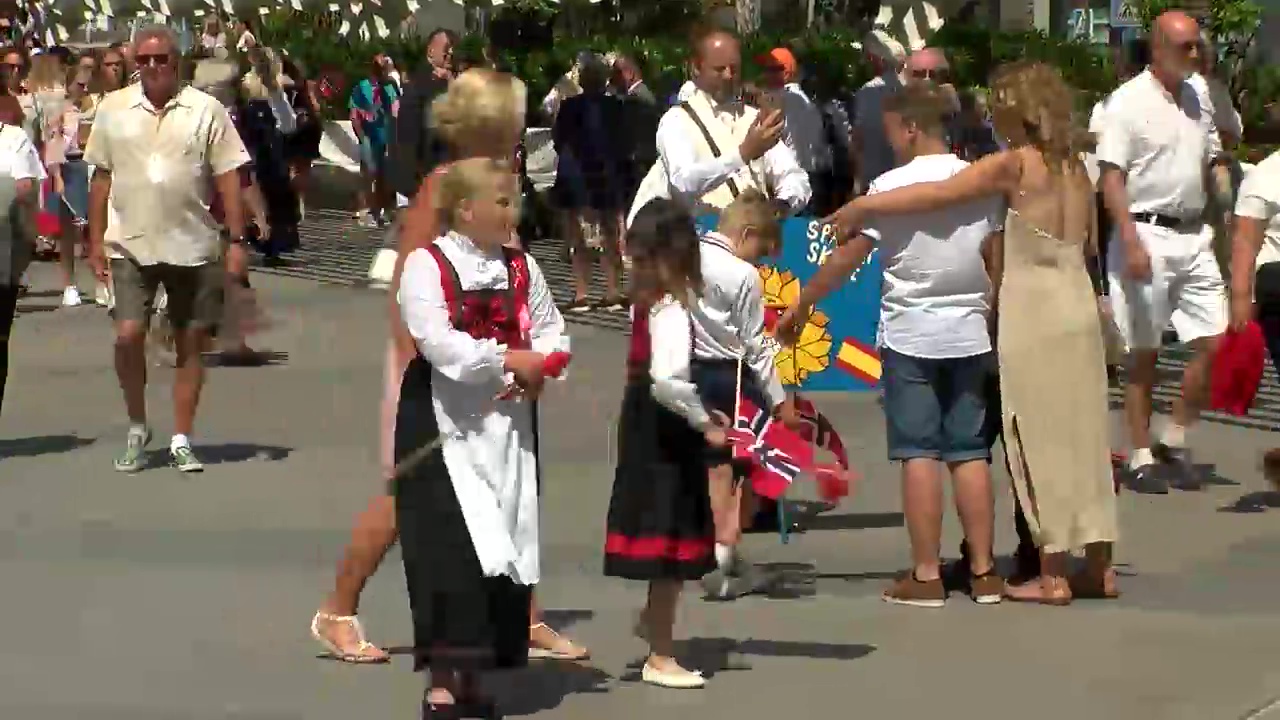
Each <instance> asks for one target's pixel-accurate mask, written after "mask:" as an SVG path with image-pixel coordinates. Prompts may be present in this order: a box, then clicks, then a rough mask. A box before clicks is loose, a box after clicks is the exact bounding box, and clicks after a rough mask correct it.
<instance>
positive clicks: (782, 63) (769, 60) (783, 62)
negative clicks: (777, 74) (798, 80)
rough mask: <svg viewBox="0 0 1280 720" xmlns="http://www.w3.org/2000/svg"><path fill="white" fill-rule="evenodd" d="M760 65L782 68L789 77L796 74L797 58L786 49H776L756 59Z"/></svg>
mask: <svg viewBox="0 0 1280 720" xmlns="http://www.w3.org/2000/svg"><path fill="white" fill-rule="evenodd" d="M756 64H758V65H764V66H769V65H774V66H778V67H781V68H782V71H783V72H784V73H786V74H787V76H789V77H794V76H795V74H796V56H795V55H792V54H791V51H790V50H788V49H786V48H774V49H772V50H770V51H769V52H767V53H764V54H763V55H760V56H759V57H757V58H756Z"/></svg>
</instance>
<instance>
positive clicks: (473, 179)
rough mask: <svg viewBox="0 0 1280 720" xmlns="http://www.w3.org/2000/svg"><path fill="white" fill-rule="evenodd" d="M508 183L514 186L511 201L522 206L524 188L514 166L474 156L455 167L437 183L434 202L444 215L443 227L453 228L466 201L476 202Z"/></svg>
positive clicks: (441, 214) (445, 173)
mask: <svg viewBox="0 0 1280 720" xmlns="http://www.w3.org/2000/svg"><path fill="white" fill-rule="evenodd" d="M504 183H506V184H510V185H511V188H512V191H513V192H512V197H511V201H512V202H513V203H519V202H520V194H519V192H518V190H519V187H520V186H519V184H518V180H517V178H516V174H515V170H514V169H513V168H512V167H511V163H509V162H507V161H505V160H495V159H494V158H487V157H473V158H466V159H464V160H458V161H457V162H455V163H453V164H451V165H450V166H449V169H448V170H446V171H445V172H444V176H443V177H441V178H440V180H439V182H437V183H436V194H435V198H434V201H433V205H434V206H435V207H436V208H437V209H438V210H439V212H440V221H441V227H443V228H450V227H453V225H454V221H455V219H456V217H457V214H458V206H460V205H461V204H462V201H463V200H472V199H475V198H476V197H479V196H480V195H481V194H482V193H484V192H489V191H494V190H496V189H497V188H499V187H500V186H501V185H502V184H504Z"/></svg>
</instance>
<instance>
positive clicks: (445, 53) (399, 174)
mask: <svg viewBox="0 0 1280 720" xmlns="http://www.w3.org/2000/svg"><path fill="white" fill-rule="evenodd" d="M457 41H458V38H457V35H455V34H454V32H453V31H452V30H446V29H444V28H436V29H435V30H432V31H431V34H430V35H428V36H427V65H428V67H427V68H426V69H425V70H423V71H419V72H416V73H414V75H413V76H412V77H410V78H409V84H408V85H407V86H406V87H405V89H404V96H403V97H401V98H400V112H399V113H398V114H397V115H396V119H395V133H394V135H393V136H392V139H391V149H390V155H391V158H390V164H389V173H388V177H389V178H390V180H391V187H392V189H393V190H395V192H396V193H397V194H399V195H401V196H403V197H405V198H408V199H410V200H411V199H413V196H414V195H415V194H416V193H417V192H418V188H419V187H420V186H421V185H422V181H423V179H424V178H426V177H427V175H428V174H429V173H430V172H431V170H432V169H434V168H435V167H436V166H437V165H439V164H440V163H442V162H444V161H445V159H446V158H445V154H446V147H445V145H444V143H443V142H442V141H441V140H440V138H439V136H438V135H437V134H436V133H435V132H434V131H433V130H432V127H431V103H433V102H435V99H436V98H438V97H440V96H441V95H443V94H444V93H445V91H447V90H448V89H449V81H450V80H451V79H452V78H453V46H454V45H455V44H456V43H457Z"/></svg>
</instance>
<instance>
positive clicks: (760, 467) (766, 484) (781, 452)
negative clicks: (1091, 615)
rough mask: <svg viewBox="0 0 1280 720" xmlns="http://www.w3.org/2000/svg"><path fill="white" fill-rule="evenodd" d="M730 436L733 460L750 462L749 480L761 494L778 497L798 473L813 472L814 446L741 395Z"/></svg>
mask: <svg viewBox="0 0 1280 720" xmlns="http://www.w3.org/2000/svg"><path fill="white" fill-rule="evenodd" d="M729 439H730V440H731V441H732V442H733V457H734V459H737V460H748V461H750V462H751V465H752V469H751V475H750V476H749V478H748V479H749V480H750V481H751V487H752V489H754V490H755V491H756V493H757V494H759V495H760V496H761V497H766V498H769V499H771V500H777V499H778V498H780V497H782V496H783V494H785V493H786V491H787V488H788V487H790V486H791V483H793V482H795V480H796V478H798V477H800V475H801V474H803V473H812V472H813V447H812V446H811V445H810V444H809V443H807V442H805V441H804V439H803V438H801V437H800V435H799V434H798V433H796V432H794V431H792V430H789V429H787V427H786V426H784V425H783V424H782V423H780V422H775V421H774V419H773V416H772V415H771V414H770V413H769V411H768V410H764V409H762V408H758V407H756V406H755V404H754V403H752V402H751V401H750V400H748V399H746V398H744V397H740V398H739V399H738V417H737V419H736V420H735V422H734V427H733V429H732V430H730V431H729Z"/></svg>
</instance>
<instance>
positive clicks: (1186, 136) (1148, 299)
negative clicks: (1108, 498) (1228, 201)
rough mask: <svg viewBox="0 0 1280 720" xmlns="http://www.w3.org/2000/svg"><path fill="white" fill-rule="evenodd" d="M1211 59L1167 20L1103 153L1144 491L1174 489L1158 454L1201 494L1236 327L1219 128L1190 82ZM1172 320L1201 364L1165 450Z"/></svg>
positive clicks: (1181, 22)
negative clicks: (1219, 204)
mask: <svg viewBox="0 0 1280 720" xmlns="http://www.w3.org/2000/svg"><path fill="white" fill-rule="evenodd" d="M1200 49H1201V47H1200V28H1199V26H1198V25H1197V23H1196V21H1195V20H1194V19H1192V18H1191V17H1190V16H1188V15H1186V14H1185V13H1181V12H1167V13H1165V14H1163V15H1161V16H1160V17H1159V18H1157V20H1156V22H1155V25H1154V33H1153V36H1152V48H1151V50H1152V62H1151V65H1150V66H1149V67H1148V68H1147V69H1146V70H1144V71H1143V72H1142V73H1140V74H1138V75H1137V76H1136V77H1134V78H1133V79H1132V80H1130V81H1129V82H1127V83H1125V84H1124V85H1122V86H1121V87H1120V88H1119V89H1118V90H1116V92H1115V93H1114V94H1113V95H1112V97H1111V98H1110V100H1109V101H1108V103H1107V107H1106V111H1105V113H1104V114H1103V118H1102V135H1101V139H1100V143H1099V146H1098V164H1099V167H1100V169H1101V180H1100V185H1101V189H1102V194H1103V198H1104V200H1105V202H1106V206H1107V211H1108V213H1109V215H1110V217H1111V220H1112V223H1113V224H1114V233H1115V240H1114V241H1113V242H1112V243H1111V245H1110V248H1109V257H1108V260H1107V266H1108V273H1109V275H1110V278H1109V285H1110V298H1111V305H1112V311H1113V315H1114V318H1115V320H1116V325H1117V327H1118V329H1119V330H1120V333H1121V335H1122V336H1123V338H1124V340H1125V343H1126V345H1127V346H1128V348H1129V358H1128V373H1127V375H1126V379H1125V416H1126V424H1127V427H1128V431H1129V440H1130V444H1131V447H1132V451H1131V453H1130V457H1129V465H1130V471H1131V473H1132V478H1131V485H1132V487H1133V488H1134V489H1135V490H1138V491H1139V492H1153V493H1166V492H1168V490H1169V481H1168V478H1167V477H1166V476H1164V474H1163V473H1160V472H1158V471H1159V470H1160V467H1159V465H1158V464H1157V462H1156V457H1155V455H1154V451H1159V452H1160V453H1161V458H1160V459H1161V460H1162V461H1164V462H1165V463H1166V464H1168V465H1170V466H1173V468H1174V469H1176V470H1177V471H1178V474H1179V475H1180V476H1181V477H1180V478H1179V479H1180V480H1181V481H1182V483H1181V484H1183V485H1184V486H1188V487H1191V486H1194V485H1196V483H1195V482H1194V480H1193V479H1192V478H1191V477H1190V472H1189V471H1190V459H1189V455H1188V452H1187V450H1186V430H1187V428H1188V427H1189V426H1191V425H1192V424H1193V423H1194V422H1195V421H1196V419H1197V418H1198V416H1199V407H1200V405H1201V404H1202V403H1203V401H1204V396H1205V393H1206V391H1207V388H1208V372H1209V362H1210V357H1211V352H1212V350H1213V348H1214V347H1215V344H1216V341H1217V338H1218V337H1219V336H1220V335H1221V334H1222V332H1223V331H1224V330H1225V329H1226V325H1227V308H1226V299H1225V289H1224V286H1223V282H1222V275H1221V272H1220V271H1219V267H1218V263H1217V261H1216V260H1215V259H1214V256H1213V251H1212V246H1211V242H1212V230H1211V229H1210V228H1209V227H1208V226H1207V225H1206V224H1205V223H1204V220H1203V217H1204V209H1205V204H1206V200H1207V198H1206V192H1205V189H1206V188H1205V177H1206V173H1207V171H1208V167H1209V162H1210V160H1211V159H1212V157H1213V153H1212V150H1211V148H1212V136H1213V135H1214V127H1213V123H1212V120H1211V119H1210V118H1209V117H1208V114H1207V112H1206V111H1205V108H1203V107H1202V106H1201V103H1200V102H1199V99H1198V97H1197V95H1196V92H1195V90H1194V88H1193V87H1192V86H1191V85H1190V84H1189V83H1188V82H1187V81H1188V79H1189V78H1190V77H1191V75H1192V73H1193V72H1194V71H1195V68H1196V65H1197V64H1198V61H1199V53H1200ZM1170 322H1172V324H1173V327H1174V329H1175V330H1176V331H1177V333H1178V338H1179V339H1180V340H1181V341H1182V342H1184V343H1187V344H1189V345H1190V346H1191V347H1192V349H1193V350H1194V355H1193V356H1192V359H1191V360H1190V361H1189V362H1188V363H1187V367H1186V371H1185V372H1184V374H1183V381H1182V397H1181V398H1180V400H1179V401H1178V402H1175V403H1174V407H1173V417H1172V419H1171V422H1170V423H1169V424H1168V425H1167V426H1166V428H1165V431H1164V433H1163V437H1162V438H1161V443H1160V445H1159V446H1153V444H1152V442H1151V427H1150V426H1151V392H1152V388H1153V386H1154V384H1155V378H1156V358H1157V355H1158V353H1159V351H1160V346H1161V342H1162V336H1163V333H1164V330H1165V329H1166V328H1167V327H1168V325H1169V323H1170ZM1153 447H1154V449H1155V450H1154V451H1153Z"/></svg>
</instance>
